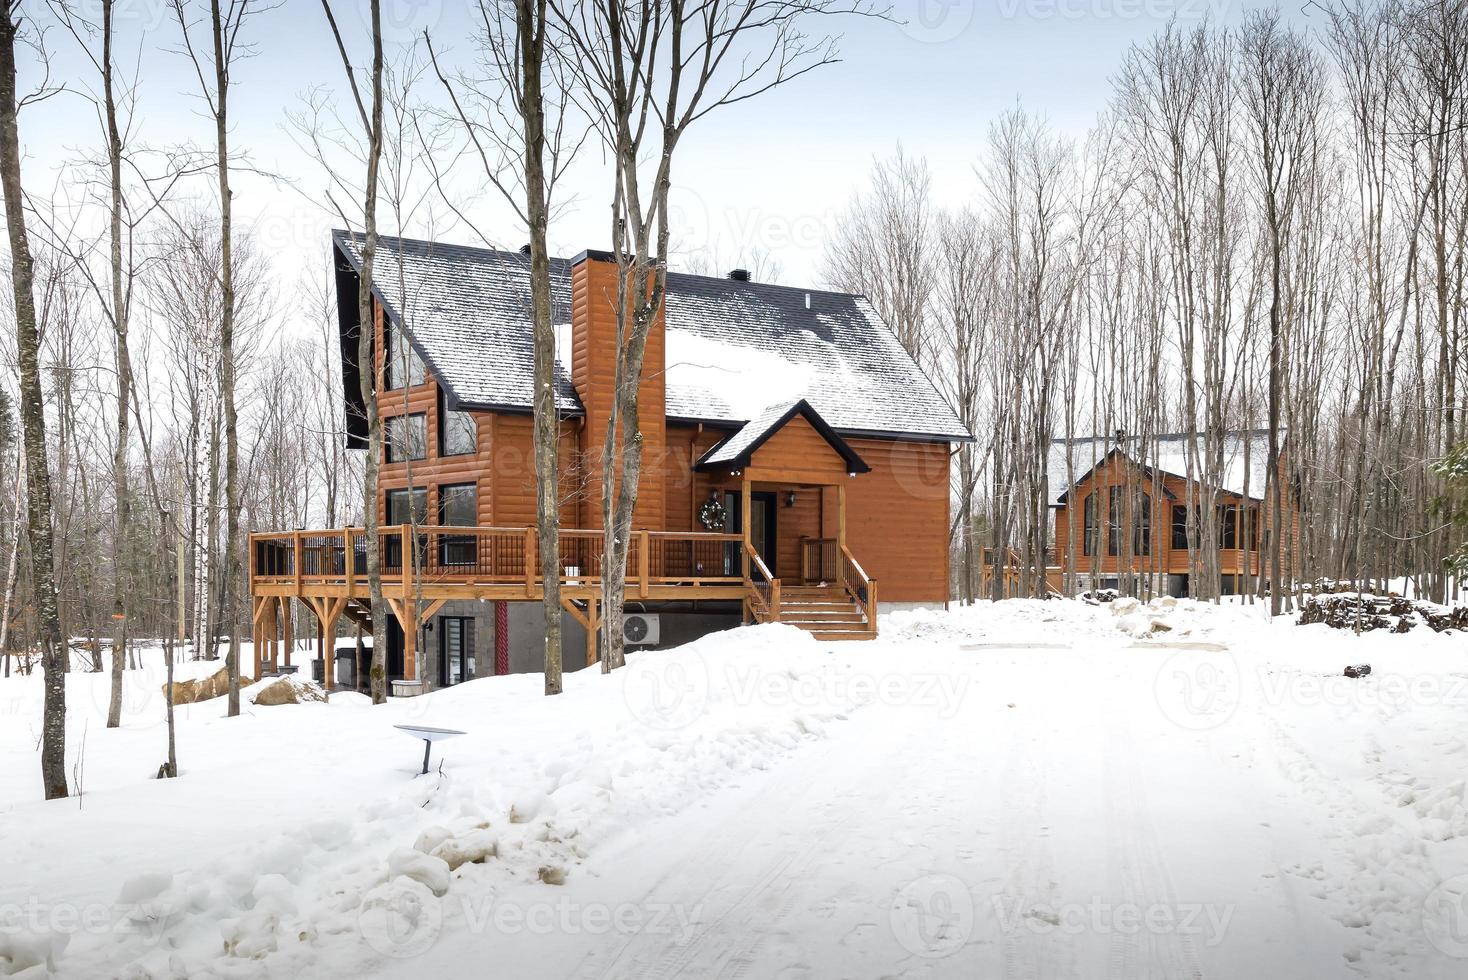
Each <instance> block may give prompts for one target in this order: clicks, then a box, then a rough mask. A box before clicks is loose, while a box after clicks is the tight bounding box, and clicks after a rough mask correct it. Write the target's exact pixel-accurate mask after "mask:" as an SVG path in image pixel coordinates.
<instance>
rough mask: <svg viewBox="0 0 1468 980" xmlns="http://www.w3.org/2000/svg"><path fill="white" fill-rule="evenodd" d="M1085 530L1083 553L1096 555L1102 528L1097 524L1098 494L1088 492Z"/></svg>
mask: <svg viewBox="0 0 1468 980" xmlns="http://www.w3.org/2000/svg"><path fill="white" fill-rule="evenodd" d="M1085 523H1086V527H1085V531H1084V532H1083V533H1082V537H1081V549H1082V554H1086V555H1094V554H1095V553H1096V545H1097V544H1099V543H1100V534H1101V532H1100V528H1098V527H1097V526H1096V494H1094V493H1088V494H1086V504H1085Z"/></svg>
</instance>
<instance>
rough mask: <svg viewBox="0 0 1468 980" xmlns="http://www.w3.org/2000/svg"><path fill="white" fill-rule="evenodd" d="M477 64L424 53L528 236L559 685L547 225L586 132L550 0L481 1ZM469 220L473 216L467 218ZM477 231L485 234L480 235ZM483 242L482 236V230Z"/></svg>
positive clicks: (540, 470)
mask: <svg viewBox="0 0 1468 980" xmlns="http://www.w3.org/2000/svg"><path fill="white" fill-rule="evenodd" d="M477 12H478V15H479V32H478V36H477V41H478V45H479V50H480V59H479V61H480V66H479V70H478V72H477V73H476V74H473V75H464V76H461V77H460V78H459V79H458V81H457V83H455V82H453V81H451V80H450V79H449V78H448V77H447V75H446V74H445V73H444V71H443V69H442V68H441V67H440V66H439V63H438V59H437V56H436V55H434V54H433V47H432V39H431V38H428V45H429V52H430V55H431V56H432V57H433V58H434V70H435V72H437V74H438V78H439V80H440V82H442V84H443V86H444V89H445V91H446V92H447V94H448V98H449V103H450V105H451V106H452V114H453V118H454V119H455V120H456V121H457V122H458V124H459V126H460V127H461V129H462V131H463V132H464V134H465V136H466V139H467V141H468V144H469V146H470V148H471V150H472V153H471V156H472V157H473V158H474V159H477V160H478V161H479V164H480V166H481V168H482V170H483V175H484V179H485V180H486V182H488V183H489V184H490V186H492V187H494V188H495V190H497V191H498V192H499V194H500V195H501V197H503V198H504V200H505V201H506V202H507V203H508V204H509V205H510V207H511V208H512V209H513V210H514V212H515V215H516V217H517V218H518V219H519V220H520V222H521V223H523V224H524V225H525V227H526V229H527V230H528V233H529V237H530V242H529V244H530V255H529V262H530V266H529V284H530V320H531V324H532V332H533V336H534V351H535V354H534V358H535V365H534V371H535V378H534V385H535V396H534V402H533V405H532V411H533V414H534V433H533V449H534V453H535V485H536V510H535V515H536V530H537V538H536V544H537V554H538V557H539V561H540V576H541V581H542V583H543V585H542V600H541V608H542V613H543V616H542V618H543V624H544V625H543V631H544V651H543V652H544V657H543V660H544V664H545V693H546V694H547V695H551V694H559V693H561V617H562V615H563V612H562V609H561V558H560V554H561V552H560V520H561V514H560V501H561V493H560V485H559V481H560V454H559V439H560V417H559V411H558V407H557V405H556V384H555V366H556V334H555V323H554V310H553V308H552V304H551V281H550V246H549V244H548V242H547V237H546V235H547V229H548V227H549V223H550V217H551V214H552V212H553V210H554V198H555V189H556V185H557V182H558V181H559V178H560V177H561V175H562V174H563V173H564V172H565V169H566V167H567V166H568V165H569V164H570V162H571V160H572V159H573V158H574V157H575V155H576V151H577V149H579V147H580V145H581V142H582V140H583V138H584V135H585V129H584V128H583V127H580V126H578V125H577V120H576V118H575V116H576V110H575V106H574V103H573V96H574V95H575V91H574V88H573V74H572V72H571V70H570V68H569V66H568V65H567V64H566V63H565V61H564V60H563V58H562V57H561V52H560V51H559V50H557V45H556V42H557V40H558V39H559V35H558V34H557V33H556V32H555V30H554V26H553V24H552V20H551V15H550V6H549V3H548V0H513V2H505V0H479V3H478V9H477ZM471 227H472V223H471ZM480 237H481V238H485V236H483V235H482V234H481V236H480ZM486 242H487V239H486Z"/></svg>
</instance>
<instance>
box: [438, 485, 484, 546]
mask: <svg viewBox="0 0 1468 980" xmlns="http://www.w3.org/2000/svg"><path fill="white" fill-rule="evenodd" d="M476 499H477V494H476V493H475V487H474V484H472V483H455V484H451V485H449V486H442V487H439V488H438V523H440V524H442V525H444V526H446V527H473V526H474V525H475V524H477V523H478V509H477V507H476ZM475 540H476V539H475V537H474V535H472V534H445V535H443V536H442V537H441V538H440V542H441V543H440V546H439V561H440V562H442V563H443V564H445V565H472V564H474V542H475Z"/></svg>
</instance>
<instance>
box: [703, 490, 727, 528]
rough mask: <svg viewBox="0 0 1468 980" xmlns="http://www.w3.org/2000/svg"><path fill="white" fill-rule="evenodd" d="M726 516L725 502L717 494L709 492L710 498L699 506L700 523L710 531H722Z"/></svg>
mask: <svg viewBox="0 0 1468 980" xmlns="http://www.w3.org/2000/svg"><path fill="white" fill-rule="evenodd" d="M725 516H726V515H725V513H724V503H723V501H721V500H720V499H719V498H718V495H717V494H709V499H707V500H705V501H704V502H703V504H702V506H700V507H699V508H698V523H700V524H702V525H703V526H704V529H705V530H708V531H722V530H723V529H724V518H725Z"/></svg>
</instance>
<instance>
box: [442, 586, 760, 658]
mask: <svg viewBox="0 0 1468 980" xmlns="http://www.w3.org/2000/svg"><path fill="white" fill-rule="evenodd" d="M628 611H629V612H648V613H656V614H657V616H658V617H659V627H660V629H659V632H660V637H659V642H658V643H657V645H656V646H655V647H647V646H639V647H629V648H628V649H629V650H634V649H667V648H669V647H675V646H681V645H682V644H684V643H690V642H692V641H693V640H696V639H698V638H699V637H701V636H706V635H708V634H709V633H713V632H717V631H719V630H726V629H733V628H734V627H736V626H738V625H739V612H738V611H737V609H725V608H718V607H714V608H708V604H705V605H704V606H703V607H700V608H697V609H689V608H687V604H686V603H679V604H676V605H675V607H674V608H672V609H663V608H658V607H657V605H656V604H644V603H632V604H629V606H628ZM506 613H507V617H506V618H507V622H508V626H509V653H510V673H512V674H526V673H539V672H540V671H541V670H542V669H543V668H544V666H545V662H544V658H545V647H544V630H543V622H544V621H543V618H542V617H543V613H542V611H541V605H540V603H539V602H510V603H507V604H506ZM440 616H463V617H466V618H470V619H473V620H474V676H475V677H490V676H493V674H494V651H495V633H494V628H495V616H494V603H492V602H483V601H480V600H477V599H463V600H455V601H453V602H448V603H445V604H444V606H443V608H442V609H441V610H440V611H439V612H438V613H437V614H436V615H435V616H434V621H433V623H432V624H431V627H432V628H430V629H425V631H424V635H423V643H424V644H425V652H426V645H427V644H433V649H434V650H435V651H437V650H438V649H439V646H438V644H439V643H440V642H441V641H440V639H439V631H440V630H441V629H442V626H441V625H440V624H439V623H438V622H437V620H438V618H439V617H440ZM425 663H426V660H425ZM561 663H562V667H563V669H564V670H565V671H566V672H567V673H571V672H573V671H577V670H580V669H582V668H583V667H585V666H586V665H587V664H586V630H585V629H584V628H582V626H581V624H580V623H579V622H577V621H576V619H575V618H574V617H573V616H572V615H571V614H570V613H565V612H563V613H562V614H561Z"/></svg>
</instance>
